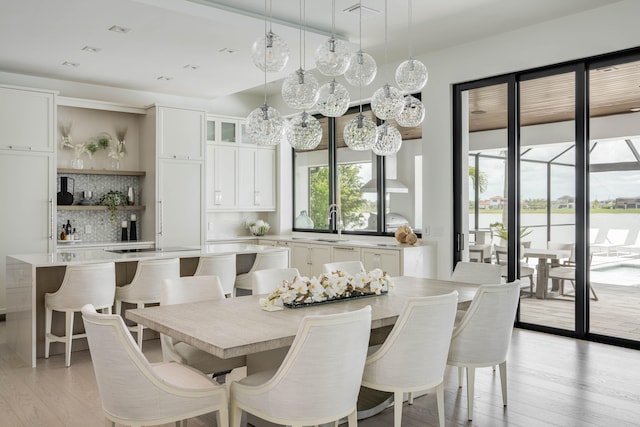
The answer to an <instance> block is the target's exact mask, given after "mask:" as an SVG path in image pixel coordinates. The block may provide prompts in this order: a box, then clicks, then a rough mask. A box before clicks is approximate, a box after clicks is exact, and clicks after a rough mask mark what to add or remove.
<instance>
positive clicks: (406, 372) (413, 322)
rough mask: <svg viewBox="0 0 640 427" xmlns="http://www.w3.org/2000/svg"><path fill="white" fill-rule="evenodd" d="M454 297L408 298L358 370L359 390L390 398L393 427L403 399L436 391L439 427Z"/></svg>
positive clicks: (398, 421) (454, 294)
mask: <svg viewBox="0 0 640 427" xmlns="http://www.w3.org/2000/svg"><path fill="white" fill-rule="evenodd" d="M457 304H458V292H456V291H453V292H451V293H449V294H446V295H438V296H433V297H414V298H409V299H408V300H407V302H406V303H405V306H404V308H403V309H402V312H401V314H400V316H399V317H398V320H397V321H396V323H395V325H394V326H393V329H392V330H391V333H390V334H389V336H388V337H387V338H386V340H385V341H384V343H383V344H382V345H381V346H380V347H379V348H378V349H377V350H376V351H375V352H374V353H373V354H371V355H369V357H367V361H366V363H365V365H364V374H363V377H362V385H363V386H365V387H368V388H370V389H374V390H380V391H386V392H392V393H393V400H394V405H393V411H394V421H393V425H394V427H400V426H401V425H402V402H403V396H404V393H412V392H416V391H421V390H429V389H431V388H434V387H435V389H436V398H437V405H438V419H439V421H440V426H441V427H444V385H443V380H444V370H445V368H446V366H447V354H448V352H449V345H450V343H451V333H452V331H453V320H454V318H455V314H456V306H457Z"/></svg>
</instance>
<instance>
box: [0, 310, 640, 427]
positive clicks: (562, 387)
mask: <svg viewBox="0 0 640 427" xmlns="http://www.w3.org/2000/svg"><path fill="white" fill-rule="evenodd" d="M3 337H4V322H0V425H1V426H3V427H5V426H7V427H8V426H47V427H48V426H83V427H85V426H102V425H104V418H103V416H102V410H101V405H100V396H99V394H98V390H97V387H96V384H95V378H94V374H93V368H92V365H91V359H90V356H89V353H88V352H87V351H81V352H77V353H74V354H73V355H72V361H71V367H70V368H65V367H64V357H63V356H62V355H59V356H52V357H51V358H50V359H49V360H44V359H39V360H38V367H37V368H35V369H33V368H29V367H26V366H25V364H23V363H22V362H20V361H19V360H17V359H16V357H15V355H14V354H13V353H12V352H11V351H10V350H9V349H8V347H7V345H6V344H5V343H4V339H3ZM144 352H145V354H146V356H147V357H148V358H149V359H150V360H151V361H158V360H160V358H161V353H160V345H159V342H158V340H151V341H145V344H144ZM508 360H509V361H508V376H509V378H508V388H509V405H508V406H507V407H506V408H503V406H502V400H501V395H500V379H499V376H498V375H497V373H494V372H493V371H492V370H491V368H483V369H479V370H478V371H477V374H476V398H475V406H474V411H475V417H474V418H475V419H474V421H473V422H472V423H469V422H467V418H466V411H467V405H466V392H465V391H464V390H459V389H458V388H457V372H456V371H455V370H454V369H452V368H447V372H446V379H445V406H446V409H445V410H446V419H447V425H450V426H468V425H475V426H491V427H493V426H523V427H531V426H563V427H566V426H581V427H583V426H616V427H621V426H638V425H640V386H639V384H640V352H639V351H635V350H629V349H624V348H619V347H613V346H608V345H603V344H598V343H593V342H585V341H578V340H573V339H569V338H563V337H558V336H553V335H547V334H542V333H537V332H532V331H525V330H515V331H514V334H513V339H512V343H511V350H510V355H509V359H508ZM189 425H190V426H204V425H211V426H213V425H215V418H214V417H213V416H207V417H201V418H199V419H192V420H190V421H189ZM359 425H360V426H363V427H382V426H392V425H393V413H392V410H391V409H387V410H385V411H384V412H382V413H381V414H379V415H377V416H375V417H372V418H369V419H367V420H363V421H360V422H359ZM403 425H404V426H407V427H413V426H416V427H417V426H421V427H422V426H425V425H426V426H434V425H437V411H436V402H435V397H434V395H433V394H428V395H426V396H423V397H420V398H418V399H416V401H415V404H414V405H412V406H409V405H407V404H406V403H405V405H404V409H403Z"/></svg>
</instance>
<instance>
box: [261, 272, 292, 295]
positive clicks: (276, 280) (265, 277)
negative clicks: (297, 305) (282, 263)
mask: <svg viewBox="0 0 640 427" xmlns="http://www.w3.org/2000/svg"><path fill="white" fill-rule="evenodd" d="M296 276H300V272H299V271H298V269H297V268H267V269H265V270H256V271H254V272H253V279H252V283H251V294H252V295H262V294H270V293H271V292H273V291H275V290H276V289H278V288H279V287H280V286H282V282H284V281H285V280H286V281H289V282H290V281H292V280H293V279H294V277H296Z"/></svg>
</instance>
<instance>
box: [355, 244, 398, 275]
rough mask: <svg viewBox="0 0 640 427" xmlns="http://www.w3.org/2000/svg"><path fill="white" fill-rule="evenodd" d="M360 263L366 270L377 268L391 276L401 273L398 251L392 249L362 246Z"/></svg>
mask: <svg viewBox="0 0 640 427" xmlns="http://www.w3.org/2000/svg"><path fill="white" fill-rule="evenodd" d="M362 263H363V264H364V268H365V270H367V271H369V270H373V269H374V268H379V269H381V270H382V271H386V272H387V274H389V275H390V276H391V277H394V276H399V275H400V274H401V268H400V252H399V251H397V250H394V249H377V248H376V249H373V248H362Z"/></svg>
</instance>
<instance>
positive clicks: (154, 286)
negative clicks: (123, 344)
mask: <svg viewBox="0 0 640 427" xmlns="http://www.w3.org/2000/svg"><path fill="white" fill-rule="evenodd" d="M179 277H180V260H179V259H177V258H172V259H156V260H142V261H138V266H137V268H136V274H135V275H134V276H133V280H132V281H131V283H129V284H128V285H124V286H118V287H117V288H116V314H119V315H122V303H123V302H125V303H129V304H136V306H137V308H144V306H145V304H153V303H160V289H161V287H162V280H164V279H177V278H179ZM127 328H128V329H129V330H130V331H131V332H136V333H137V338H138V347H139V348H140V350H142V335H143V333H142V330H143V329H144V327H143V326H142V325H140V324H136V325H134V326H128V327H127Z"/></svg>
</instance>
